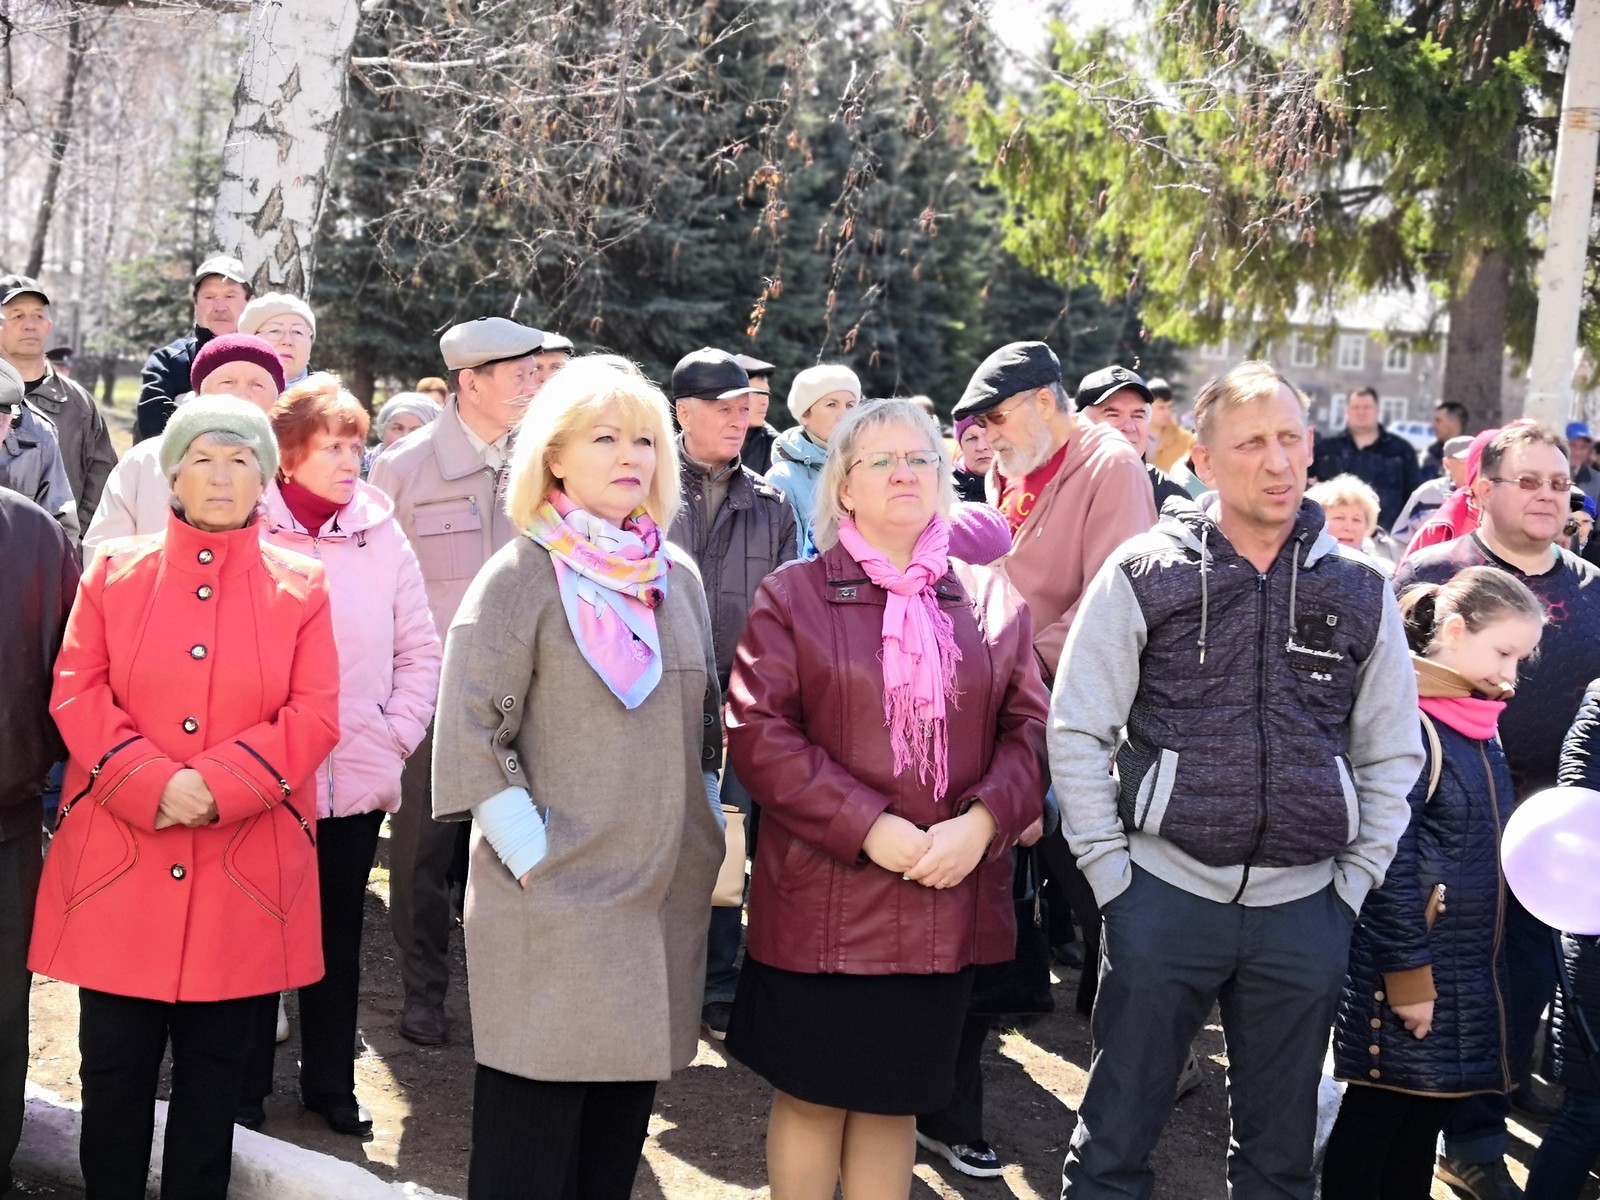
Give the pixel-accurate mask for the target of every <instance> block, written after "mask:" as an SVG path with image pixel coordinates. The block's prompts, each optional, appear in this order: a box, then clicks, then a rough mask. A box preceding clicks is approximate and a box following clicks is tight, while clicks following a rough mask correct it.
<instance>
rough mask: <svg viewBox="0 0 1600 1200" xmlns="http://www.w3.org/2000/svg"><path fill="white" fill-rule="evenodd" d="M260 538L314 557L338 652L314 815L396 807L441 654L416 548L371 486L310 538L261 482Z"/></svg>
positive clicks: (427, 714)
mask: <svg viewBox="0 0 1600 1200" xmlns="http://www.w3.org/2000/svg"><path fill="white" fill-rule="evenodd" d="M262 503H263V506H264V507H265V509H266V516H265V517H264V518H263V520H262V522H261V540H262V541H264V542H270V543H272V544H273V545H275V546H283V547H284V548H286V549H289V550H295V551H298V552H299V553H301V554H307V555H310V556H311V557H312V558H315V559H317V560H319V561H320V562H321V563H322V564H323V567H324V569H325V570H326V571H327V573H328V591H329V593H330V595H331V598H332V607H333V639H334V644H335V645H336V646H337V647H338V650H339V667H340V670H339V679H340V684H339V744H338V746H336V747H335V748H334V751H333V754H332V756H331V757H330V758H329V759H328V761H327V762H325V763H324V764H323V765H322V767H321V768H320V769H319V770H318V772H317V816H319V817H327V816H335V817H347V816H351V815H353V814H355V813H364V812H371V811H372V810H373V809H382V810H383V811H385V812H394V811H395V810H396V809H398V808H399V807H400V768H401V766H402V765H403V764H404V763H405V760H406V757H407V755H409V754H410V753H411V752H412V751H413V750H414V749H416V747H417V745H418V743H420V742H421V741H422V738H423V735H424V734H425V733H426V732H427V728H428V722H429V721H431V720H432V719H433V706H434V702H435V701H436V700H437V699H438V695H439V666H440V663H441V661H442V659H443V657H444V654H443V650H442V649H441V647H440V644H439V637H438V635H437V634H436V633H435V632H434V628H433V619H432V617H430V616H429V615H428V594H427V591H426V589H425V588H424V587H423V583H422V571H421V569H420V568H419V567H418V566H417V556H416V555H415V554H413V553H412V551H411V546H410V544H409V543H408V542H407V541H406V538H405V534H403V533H402V532H400V526H399V524H398V523H397V522H396V521H395V519H394V504H393V502H392V501H390V499H389V498H388V497H387V496H385V495H384V494H383V493H382V492H380V491H379V490H378V489H377V488H375V487H373V486H372V485H371V484H367V483H358V484H356V494H355V496H354V497H352V498H351V500H350V503H349V504H346V505H345V506H344V507H343V508H342V509H340V510H339V511H338V512H337V513H335V514H334V517H333V519H332V520H331V521H329V522H328V524H327V525H326V526H325V527H324V528H323V529H322V530H321V531H320V532H319V533H318V534H317V535H316V536H313V535H312V534H311V533H308V532H307V531H305V530H304V529H301V528H300V526H299V525H298V524H297V523H296V522H295V519H294V517H293V516H292V515H290V513H289V508H288V506H287V505H286V504H284V502H283V497H282V495H280V494H279V492H278V485H277V483H276V482H273V483H272V484H270V485H268V487H267V493H266V496H265V497H264V498H263V501H262Z"/></svg>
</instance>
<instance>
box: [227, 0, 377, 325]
mask: <svg viewBox="0 0 1600 1200" xmlns="http://www.w3.org/2000/svg"><path fill="white" fill-rule="evenodd" d="M360 19H361V5H360V2H359V0H253V3H252V4H251V6H250V21H249V26H248V30H247V33H246V39H245V53H244V61H243V65H242V68H241V71H240V76H239V89H238V92H237V94H236V96H235V98H234V112H233V121H232V123H231V124H230V125H229V127H228V138H227V142H226V144H225V146H224V148H223V155H222V186H221V187H220V189H219V190H218V195H217V208H216V218H215V222H214V225H213V230H212V232H213V234H214V236H215V240H216V243H217V245H218V247H219V248H220V249H221V250H223V251H224V252H226V253H229V254H233V255H236V256H237V257H238V258H239V259H240V260H241V261H243V262H244V264H245V267H246V269H247V270H248V271H250V273H251V276H252V281H253V283H254V285H255V289H256V291H257V292H262V291H267V290H274V291H286V292H291V293H293V294H295V295H300V296H303V295H306V294H307V293H308V292H309V291H310V287H311V279H312V274H313V270H314V267H315V263H316V238H317V226H318V223H319V221H320V220H321V217H322V208H323V204H324V202H325V199H326V196H327V187H328V172H329V169H330V166H331V164H332V161H333V155H334V152H335V149H336V147H337V142H338V135H339V119H340V116H341V114H342V112H343V110H344V104H345V96H346V92H347V88H348V79H349V59H350V46H351V43H352V42H353V41H354V40H355V35H356V28H357V26H358V25H359V23H360Z"/></svg>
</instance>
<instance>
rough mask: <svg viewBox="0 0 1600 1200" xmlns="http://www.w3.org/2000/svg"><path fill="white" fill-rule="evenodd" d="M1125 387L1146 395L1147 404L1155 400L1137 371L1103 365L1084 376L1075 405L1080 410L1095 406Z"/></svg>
mask: <svg viewBox="0 0 1600 1200" xmlns="http://www.w3.org/2000/svg"><path fill="white" fill-rule="evenodd" d="M1124 388H1127V389H1128V390H1129V391H1132V392H1137V393H1138V394H1139V395H1141V396H1143V397H1144V402H1145V403H1146V404H1152V403H1154V402H1155V397H1154V396H1153V395H1152V394H1151V392H1150V388H1149V387H1148V386H1147V385H1146V384H1145V381H1144V380H1143V379H1141V378H1140V377H1139V376H1138V375H1137V374H1136V373H1134V372H1133V371H1130V370H1128V368H1127V367H1101V368H1100V369H1099V370H1098V371H1092V372H1090V373H1089V374H1087V375H1085V376H1084V377H1083V382H1082V383H1080V384H1079V385H1078V394H1077V396H1076V397H1075V398H1074V405H1075V407H1076V408H1077V410H1078V411H1079V412H1082V411H1083V410H1084V409H1086V408H1093V407H1094V406H1095V405H1096V404H1099V403H1100V402H1101V401H1103V400H1105V399H1106V398H1107V397H1109V396H1110V395H1111V394H1112V393H1114V392H1120V391H1122V390H1123V389H1124Z"/></svg>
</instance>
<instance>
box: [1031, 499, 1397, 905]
mask: <svg viewBox="0 0 1600 1200" xmlns="http://www.w3.org/2000/svg"><path fill="white" fill-rule="evenodd" d="M1204 502H1205V503H1206V504H1207V505H1208V506H1214V505H1215V504H1216V499H1215V497H1206V498H1205V501H1204ZM1163 511H1164V515H1163V518H1162V520H1161V521H1160V522H1159V523H1158V524H1157V525H1156V527H1155V528H1154V529H1153V530H1151V532H1150V533H1148V534H1145V535H1142V536H1140V537H1137V538H1134V539H1133V540H1132V541H1130V542H1128V543H1126V544H1125V545H1124V546H1123V547H1122V548H1121V550H1120V551H1119V552H1118V553H1117V554H1116V555H1115V556H1113V557H1112V558H1111V559H1110V560H1108V561H1107V563H1106V564H1105V566H1104V567H1103V568H1102V569H1101V571H1100V573H1099V574H1098V575H1097V576H1096V577H1095V580H1094V582H1093V583H1092V584H1091V585H1090V588H1089V590H1088V591H1087V592H1086V593H1085V595H1084V601H1083V607H1082V608H1081V609H1080V611H1079V614H1078V619H1077V620H1076V621H1075V622H1074V623H1073V627H1072V632H1071V634H1070V635H1069V637H1068V639H1067V644H1066V647H1065V650H1064V651H1063V654H1062V659H1061V669H1060V671H1059V673H1058V674H1057V676H1056V684H1055V694H1054V696H1053V699H1052V703H1051V723H1050V734H1049V740H1050V765H1051V771H1052V774H1053V776H1054V780H1055V786H1056V794H1057V795H1058V796H1059V797H1061V799H1062V818H1063V822H1064V824H1065V826H1066V830H1067V835H1068V840H1069V842H1070V843H1071V845H1072V848H1073V851H1074V853H1075V854H1077V855H1078V858H1079V864H1080V866H1082V868H1083V870H1084V873H1085V875H1087V876H1088V878H1089V881H1090V883H1091V884H1092V885H1093V886H1094V889H1095V893H1096V895H1097V896H1098V897H1099V899H1100V902H1101V903H1102V904H1105V903H1106V902H1108V901H1109V900H1111V899H1113V898H1114V897H1116V896H1117V895H1119V894H1120V893H1121V892H1122V890H1123V888H1124V887H1126V886H1127V882H1128V880H1129V879H1130V878H1131V871H1130V866H1129V864H1130V862H1137V863H1138V864H1139V865H1140V866H1141V867H1142V868H1144V869H1146V870H1148V871H1149V872H1150V873H1151V874H1153V875H1156V876H1157V877H1159V878H1161V879H1164V880H1166V881H1167V882H1168V883H1171V884H1173V885H1175V886H1177V887H1181V888H1183V889H1184V890H1186V891H1188V892H1191V893H1193V894H1196V895H1200V896H1203V897H1205V898H1207V899H1212V900H1217V901H1221V902H1225V903H1227V902H1238V903H1242V904H1247V905H1268V904H1279V903H1286V902H1288V901H1290V900H1296V899H1300V898H1302V897H1304V896H1308V895H1311V894H1313V893H1314V892H1317V891H1320V890H1321V889H1322V888H1324V887H1326V886H1327V885H1328V884H1329V883H1330V882H1333V883H1336V884H1337V887H1338V891H1339V895H1340V897H1341V898H1342V899H1343V900H1344V901H1345V903H1346V904H1347V905H1349V907H1350V908H1351V909H1352V910H1354V911H1359V909H1360V907H1361V903H1362V900H1363V899H1364V898H1365V897H1366V894H1367V891H1368V889H1370V888H1372V887H1376V886H1377V885H1378V884H1379V883H1381V882H1382V880H1383V874H1384V871H1385V870H1386V869H1387V867H1388V865H1389V861H1390V859H1391V858H1393V856H1394V850H1395V844H1396V842H1397V841H1398V840H1399V837H1400V834H1401V832H1402V831H1403V830H1404V828H1405V826H1406V822H1407V820H1408V819H1409V817H1410V809H1409V807H1408V805H1407V803H1406V794H1407V792H1408V791H1409V790H1410V788H1411V785H1412V783H1413V782H1414V781H1415V780H1416V778H1417V773H1418V771H1419V770H1420V769H1421V766H1422V761H1423V760H1422V747H1421V742H1420V736H1419V734H1418V726H1417V721H1416V683H1415V680H1414V678H1413V674H1412V668H1411V660H1410V655H1409V652H1408V650H1407V647H1406V641H1405V636H1404V632H1403V630H1402V628H1401V622H1400V613H1399V609H1398V607H1397V605H1396V603H1395V600H1394V597H1393V596H1392V595H1391V593H1390V591H1389V589H1388V587H1387V585H1386V583H1385V580H1384V577H1383V576H1382V575H1381V574H1380V573H1379V572H1378V570H1377V569H1376V568H1375V567H1373V566H1372V565H1371V564H1370V563H1368V562H1367V561H1366V560H1365V559H1363V558H1362V557H1361V556H1359V555H1357V554H1353V553H1351V552H1348V551H1345V550H1343V549H1341V548H1340V547H1339V545H1338V544H1337V543H1336V542H1335V541H1334V540H1333V539H1332V538H1331V537H1330V536H1328V535H1327V534H1326V533H1325V532H1324V530H1323V527H1322V526H1323V519H1322V510H1321V509H1320V508H1319V507H1318V506H1317V505H1316V504H1314V503H1312V502H1311V501H1306V502H1305V503H1304V505H1303V506H1302V508H1301V510H1300V514H1299V516H1298V518H1297V520H1296V523H1295V528H1294V531H1293V533H1292V534H1291V535H1290V537H1289V540H1288V541H1287V542H1286V543H1285V545H1284V547H1283V549H1282V550H1281V551H1279V554H1278V557H1277V559H1276V561H1275V562H1274V563H1273V564H1272V566H1271V567H1270V568H1269V569H1268V570H1267V571H1266V572H1264V573H1263V572H1259V571H1257V570H1256V568H1255V567H1254V566H1253V565H1252V564H1251V563H1250V562H1249V561H1248V560H1247V559H1245V558H1244V557H1243V556H1241V555H1240V554H1239V553H1238V552H1236V551H1235V550H1234V548H1233V547H1232V546H1231V545H1230V544H1229V542H1228V540H1227V538H1226V537H1225V536H1224V535H1223V533H1222V530H1221V528H1220V527H1219V526H1218V525H1217V523H1216V521H1215V519H1214V515H1213V511H1214V509H1213V508H1210V507H1208V509H1207V510H1202V509H1201V508H1200V507H1198V506H1196V505H1195V504H1194V503H1192V502H1189V501H1186V500H1171V501H1169V502H1168V503H1167V505H1166V506H1165V508H1164V510H1163ZM1108 763H1110V764H1112V771H1111V773H1109V774H1108V772H1107V769H1106V768H1107V764H1108Z"/></svg>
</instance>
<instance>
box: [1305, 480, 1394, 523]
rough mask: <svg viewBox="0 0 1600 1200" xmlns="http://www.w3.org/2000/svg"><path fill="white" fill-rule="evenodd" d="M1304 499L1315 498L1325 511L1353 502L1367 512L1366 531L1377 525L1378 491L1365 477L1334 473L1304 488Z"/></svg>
mask: <svg viewBox="0 0 1600 1200" xmlns="http://www.w3.org/2000/svg"><path fill="white" fill-rule="evenodd" d="M1306 499H1307V500H1315V501H1316V502H1317V503H1318V504H1320V505H1321V506H1322V507H1323V510H1324V511H1326V510H1327V509H1330V508H1337V507H1338V506H1339V505H1341V504H1354V505H1356V506H1357V507H1358V508H1360V509H1361V510H1362V511H1364V512H1365V513H1366V514H1367V532H1368V533H1369V534H1370V533H1371V532H1372V531H1373V530H1374V529H1376V528H1377V527H1378V509H1379V507H1380V506H1379V502H1378V493H1377V492H1375V491H1373V490H1372V485H1371V484H1369V483H1368V482H1367V481H1366V480H1365V479H1361V478H1358V477H1357V476H1355V475H1335V476H1334V477H1333V478H1332V479H1328V480H1324V481H1323V482H1322V483H1318V484H1313V485H1312V486H1311V487H1309V488H1307V489H1306Z"/></svg>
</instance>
